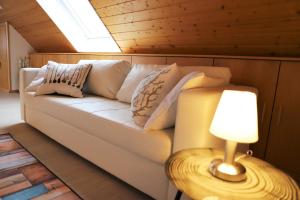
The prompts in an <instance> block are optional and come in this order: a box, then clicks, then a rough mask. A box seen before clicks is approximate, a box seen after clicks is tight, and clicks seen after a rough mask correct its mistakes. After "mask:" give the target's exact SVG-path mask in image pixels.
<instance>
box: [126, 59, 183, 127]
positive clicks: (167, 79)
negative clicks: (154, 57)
mask: <svg viewBox="0 0 300 200" xmlns="http://www.w3.org/2000/svg"><path fill="white" fill-rule="evenodd" d="M179 79H180V75H179V70H178V67H177V65H176V64H173V65H170V66H168V67H164V68H162V69H158V70H154V71H152V72H151V73H150V74H149V75H147V76H146V78H144V79H143V80H142V81H141V82H140V84H139V85H138V87H137V88H136V90H135V91H134V93H133V96H132V101H131V111H132V114H133V115H132V117H133V120H134V122H135V123H136V124H137V125H139V126H141V127H144V125H145V123H146V122H147V120H148V119H149V117H150V116H151V114H152V113H153V111H154V110H155V109H156V108H157V106H158V105H159V104H160V102H161V101H162V100H163V98H164V97H165V96H166V95H167V94H168V93H169V92H170V90H172V88H173V87H174V86H175V85H176V84H177V82H178V80H179Z"/></svg>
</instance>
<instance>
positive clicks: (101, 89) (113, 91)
mask: <svg viewBox="0 0 300 200" xmlns="http://www.w3.org/2000/svg"><path fill="white" fill-rule="evenodd" d="M89 63H91V64H92V69H91V71H90V73H89V75H88V77H87V80H86V86H85V88H86V89H84V91H85V92H87V93H91V94H95V95H99V96H103V97H106V98H110V99H115V98H116V95H117V92H118V91H119V89H120V87H121V85H122V83H123V81H124V79H125V78H126V76H127V74H128V73H129V71H130V69H131V64H130V63H129V62H127V61H124V60H95V61H91V62H89Z"/></svg>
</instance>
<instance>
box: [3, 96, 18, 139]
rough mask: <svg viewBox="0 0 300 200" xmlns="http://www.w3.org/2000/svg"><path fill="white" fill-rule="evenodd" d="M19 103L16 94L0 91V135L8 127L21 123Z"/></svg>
mask: <svg viewBox="0 0 300 200" xmlns="http://www.w3.org/2000/svg"><path fill="white" fill-rule="evenodd" d="M19 102H20V100H19V94H18V93H10V94H9V93H6V92H1V91H0V134H1V133H4V132H6V131H5V130H6V129H7V127H9V126H10V125H13V124H16V123H19V122H22V120H21V116H20V106H19Z"/></svg>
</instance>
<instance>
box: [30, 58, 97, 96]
mask: <svg viewBox="0 0 300 200" xmlns="http://www.w3.org/2000/svg"><path fill="white" fill-rule="evenodd" d="M91 67H92V65H90V64H59V63H56V62H52V61H49V62H48V64H47V69H46V73H45V79H44V81H43V84H42V85H41V86H39V87H38V88H37V90H36V93H35V95H43V94H52V93H58V94H64V95H69V96H72V97H83V95H82V91H81V90H82V87H83V84H84V82H85V79H86V77H87V75H88V73H89V71H90V69H91Z"/></svg>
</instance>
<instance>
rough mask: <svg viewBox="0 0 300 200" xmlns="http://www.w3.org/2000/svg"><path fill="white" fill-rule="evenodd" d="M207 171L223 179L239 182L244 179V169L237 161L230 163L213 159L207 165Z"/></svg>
mask: <svg viewBox="0 0 300 200" xmlns="http://www.w3.org/2000/svg"><path fill="white" fill-rule="evenodd" d="M209 172H210V173H211V174H212V175H213V176H215V177H217V178H219V179H222V180H225V181H231V182H240V181H243V180H246V169H245V167H244V166H243V165H242V164H240V163H238V162H233V163H232V164H230V163H226V162H224V161H223V160H222V159H215V160H213V161H212V162H211V163H210V165H209Z"/></svg>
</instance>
